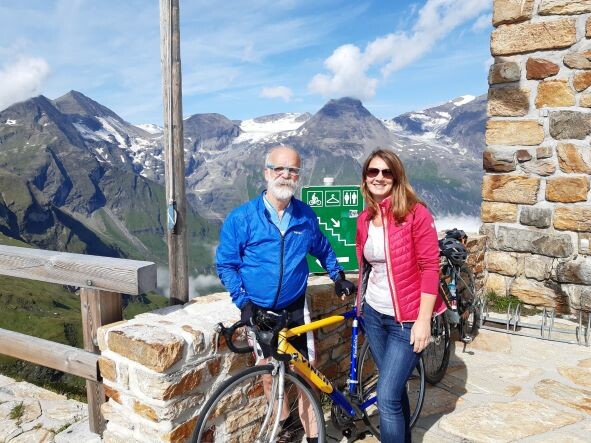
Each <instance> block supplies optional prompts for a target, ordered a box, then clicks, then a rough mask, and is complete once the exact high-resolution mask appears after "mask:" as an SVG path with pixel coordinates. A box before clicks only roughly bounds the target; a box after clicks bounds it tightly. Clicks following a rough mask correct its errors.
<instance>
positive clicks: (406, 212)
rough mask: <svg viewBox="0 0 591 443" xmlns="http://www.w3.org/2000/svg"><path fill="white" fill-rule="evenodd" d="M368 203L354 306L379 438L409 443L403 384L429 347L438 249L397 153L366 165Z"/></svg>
mask: <svg viewBox="0 0 591 443" xmlns="http://www.w3.org/2000/svg"><path fill="white" fill-rule="evenodd" d="M361 192H362V193H363V196H364V198H365V201H366V203H367V209H365V210H364V211H363V212H362V213H361V214H360V216H359V219H358V220H357V238H356V246H357V260H358V263H359V264H360V266H359V267H360V271H359V282H360V284H359V292H358V294H357V308H358V309H359V310H360V309H361V303H362V301H363V317H364V320H365V328H366V332H367V338H368V340H369V345H370V348H371V351H372V354H373V357H374V359H375V362H376V365H377V366H378V369H379V371H380V378H379V382H378V409H379V412H380V436H381V441H382V442H384V443H398V442H410V441H411V435H410V427H409V421H410V407H409V402H408V395H407V392H406V382H407V380H408V378H409V377H410V375H411V373H412V371H413V369H414V367H415V366H416V365H417V363H418V361H419V358H420V356H421V352H422V351H423V349H425V348H426V347H427V345H428V344H429V338H430V336H431V316H432V314H433V312H436V313H438V314H439V313H441V312H443V311H444V310H445V304H444V302H443V300H442V299H441V297H439V296H438V295H437V294H438V284H439V248H438V243H437V232H436V231H435V225H434V223H433V217H432V216H431V213H430V212H429V210H428V209H427V207H426V206H425V204H424V203H423V202H422V201H421V200H420V199H419V198H418V197H417V195H416V194H415V192H414V190H413V189H412V187H411V185H410V183H409V182H408V179H407V177H406V173H405V172H404V167H403V165H402V163H401V161H400V159H399V158H398V156H397V155H396V154H394V153H393V152H391V151H388V150H383V149H379V150H377V151H374V152H372V153H371V155H370V156H369V157H368V159H367V160H366V161H365V164H364V165H363V177H362V182H361Z"/></svg>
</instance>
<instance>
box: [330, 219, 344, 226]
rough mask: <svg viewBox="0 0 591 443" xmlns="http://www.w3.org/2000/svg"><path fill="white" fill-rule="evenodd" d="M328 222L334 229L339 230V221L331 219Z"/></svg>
mask: <svg viewBox="0 0 591 443" xmlns="http://www.w3.org/2000/svg"><path fill="white" fill-rule="evenodd" d="M330 221H331V222H332V225H333V226H334V227H335V228H340V227H341V222H340V221H338V220H335V219H334V218H331V219H330Z"/></svg>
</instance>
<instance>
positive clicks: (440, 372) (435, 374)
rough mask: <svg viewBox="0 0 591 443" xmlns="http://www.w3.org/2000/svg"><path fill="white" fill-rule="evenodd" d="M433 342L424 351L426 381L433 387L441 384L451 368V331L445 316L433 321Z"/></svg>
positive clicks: (434, 318) (435, 318)
mask: <svg viewBox="0 0 591 443" xmlns="http://www.w3.org/2000/svg"><path fill="white" fill-rule="evenodd" d="M431 336H432V338H433V341H432V342H431V343H429V346H427V347H426V348H425V350H424V351H423V355H422V359H423V363H424V367H425V380H427V382H429V383H430V384H432V385H435V384H437V383H439V382H440V381H441V380H442V379H443V377H444V375H445V373H446V372H447V367H448V366H449V356H450V354H451V330H450V327H449V322H448V321H447V318H446V317H445V315H438V316H436V317H433V319H432V320H431Z"/></svg>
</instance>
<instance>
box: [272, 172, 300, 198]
mask: <svg viewBox="0 0 591 443" xmlns="http://www.w3.org/2000/svg"><path fill="white" fill-rule="evenodd" d="M297 185H298V182H297V181H296V180H290V179H284V178H281V177H279V178H276V179H272V178H271V179H269V180H267V189H268V190H269V192H270V193H271V194H273V197H275V198H276V199H277V200H281V201H285V200H289V199H290V198H291V197H293V195H294V193H295V190H296V187H297Z"/></svg>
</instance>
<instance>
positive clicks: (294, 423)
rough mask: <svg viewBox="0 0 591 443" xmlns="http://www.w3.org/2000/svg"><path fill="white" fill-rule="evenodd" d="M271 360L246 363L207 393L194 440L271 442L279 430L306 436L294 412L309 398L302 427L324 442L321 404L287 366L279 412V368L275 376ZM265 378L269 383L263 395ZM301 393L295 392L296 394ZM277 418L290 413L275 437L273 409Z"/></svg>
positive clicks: (292, 436) (296, 437)
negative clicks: (279, 414) (283, 393)
mask: <svg viewBox="0 0 591 443" xmlns="http://www.w3.org/2000/svg"><path fill="white" fill-rule="evenodd" d="M273 371H274V366H273V365H261V366H254V367H252V368H248V369H246V370H245V371H243V372H241V373H240V374H237V375H235V376H234V377H231V378H230V379H228V380H226V381H225V382H224V383H223V384H222V385H221V386H220V387H219V388H218V389H217V390H216V391H215V392H214V393H213V395H212V396H211V397H210V399H209V400H208V401H207V403H206V404H205V406H203V409H202V410H201V412H200V414H199V421H198V422H197V426H196V427H195V430H194V431H193V435H192V437H191V440H190V441H191V442H193V443H202V442H207V443H221V442H223V443H227V442H261V443H268V442H271V441H273V442H275V441H277V440H276V439H277V437H278V435H283V437H284V438H285V437H286V436H287V440H288V441H290V442H300V441H306V438H305V437H306V436H305V432H304V426H303V425H302V422H301V421H300V419H299V417H298V415H299V414H298V409H299V408H298V403H300V402H307V403H308V404H309V405H310V407H309V408H307V411H309V413H308V414H307V416H308V417H309V418H308V420H306V422H307V423H306V429H307V430H308V432H309V433H310V436H312V437H314V436H316V435H317V436H318V441H319V442H322V443H324V442H325V441H326V434H325V424H324V415H323V413H322V408H321V406H320V403H319V401H318V399H317V397H316V395H315V394H314V392H313V391H312V389H311V388H310V387H309V385H308V384H307V383H306V382H305V381H304V379H303V378H302V377H301V376H299V375H298V374H296V373H294V372H291V371H290V370H289V369H286V371H285V382H284V386H285V390H284V392H285V395H284V398H285V399H286V400H285V403H284V408H283V413H281V408H280V406H279V404H280V403H279V402H278V400H277V398H278V391H279V389H278V385H279V372H278V371H275V372H276V374H275V375H273ZM263 377H264V378H265V380H266V381H268V382H269V385H270V388H269V390H268V394H267V395H265V391H264V389H263ZM298 393H299V395H298ZM278 413H281V414H282V417H280V418H281V419H285V418H286V417H288V416H289V419H288V420H287V421H286V423H290V424H289V425H287V426H284V427H283V429H281V428H280V429H279V430H278V435H275V436H273V435H272V433H273V428H274V424H275V419H276V417H277V414H278Z"/></svg>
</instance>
